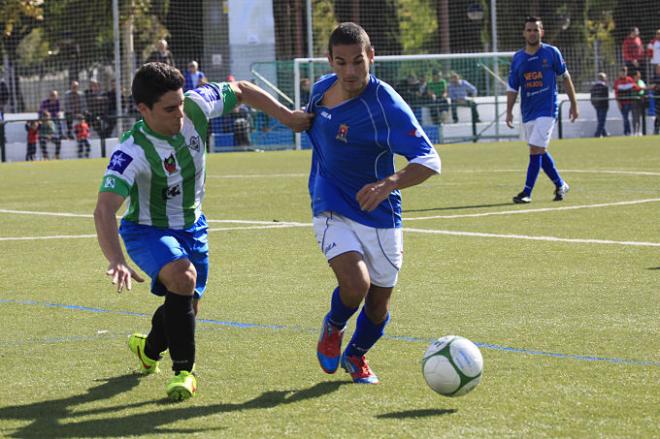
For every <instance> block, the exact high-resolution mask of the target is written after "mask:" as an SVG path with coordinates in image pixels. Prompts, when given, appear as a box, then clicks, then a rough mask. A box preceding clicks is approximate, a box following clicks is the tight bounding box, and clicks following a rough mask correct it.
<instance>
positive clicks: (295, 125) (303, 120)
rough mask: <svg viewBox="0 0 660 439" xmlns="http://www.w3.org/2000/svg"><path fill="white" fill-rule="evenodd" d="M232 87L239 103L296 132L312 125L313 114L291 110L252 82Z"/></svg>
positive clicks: (236, 84)
mask: <svg viewBox="0 0 660 439" xmlns="http://www.w3.org/2000/svg"><path fill="white" fill-rule="evenodd" d="M231 86H232V88H233V89H234V92H235V93H236V97H237V98H238V101H239V102H242V103H245V104H247V105H249V106H251V107H254V108H257V109H259V110H261V111H263V112H265V113H266V114H268V115H269V116H272V117H274V118H275V119H277V120H279V121H280V122H282V123H283V124H284V125H286V126H288V127H289V128H291V129H293V130H294V131H296V132H301V131H305V130H307V129H309V127H310V126H311V124H312V119H314V115H313V114H311V113H306V112H304V111H301V110H295V111H292V110H289V109H288V108H287V107H285V106H284V105H282V104H281V103H279V102H278V101H277V100H276V99H275V98H273V97H272V96H271V95H270V94H269V93H268V92H266V91H265V90H264V89H262V88H261V87H258V86H256V85H254V84H253V83H251V82H250V81H238V82H232V83H231Z"/></svg>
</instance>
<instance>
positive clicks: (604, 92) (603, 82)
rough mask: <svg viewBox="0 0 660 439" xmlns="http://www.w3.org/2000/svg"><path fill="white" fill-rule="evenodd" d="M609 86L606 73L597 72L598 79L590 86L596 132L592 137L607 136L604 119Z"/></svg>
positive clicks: (608, 104) (608, 103) (607, 106)
mask: <svg viewBox="0 0 660 439" xmlns="http://www.w3.org/2000/svg"><path fill="white" fill-rule="evenodd" d="M609 96H610V88H609V85H608V84H607V75H606V74H605V73H603V72H600V73H599V74H598V81H596V83H595V84H594V85H593V86H592V87H591V105H593V106H594V108H595V109H596V118H597V120H598V125H597V126H596V134H594V137H607V130H606V129H605V121H606V119H607V110H609V108H610V102H609V100H608V99H609Z"/></svg>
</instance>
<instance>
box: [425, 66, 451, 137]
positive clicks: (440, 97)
mask: <svg viewBox="0 0 660 439" xmlns="http://www.w3.org/2000/svg"><path fill="white" fill-rule="evenodd" d="M427 90H428V93H429V94H430V95H431V99H432V104H431V119H433V123H435V124H436V125H437V124H440V123H441V122H443V121H444V120H445V119H446V116H447V112H448V110H449V102H448V101H447V81H446V80H445V79H444V78H443V77H442V74H441V73H440V71H438V70H434V71H433V73H432V75H431V80H430V81H429V82H428V84H427Z"/></svg>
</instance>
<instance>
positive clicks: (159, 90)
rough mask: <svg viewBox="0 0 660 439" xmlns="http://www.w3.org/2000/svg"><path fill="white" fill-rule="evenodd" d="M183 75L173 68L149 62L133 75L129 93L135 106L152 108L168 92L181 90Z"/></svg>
mask: <svg viewBox="0 0 660 439" xmlns="http://www.w3.org/2000/svg"><path fill="white" fill-rule="evenodd" d="M183 83H184V79H183V75H182V74H181V72H180V71H179V70H177V69H176V68H175V67H172V66H171V65H169V64H164V63H160V62H150V63H147V64H145V65H143V66H142V67H140V69H139V70H138V71H137V72H136V73H135V76H134V77H133V84H132V86H131V92H132V93H133V100H134V101H135V105H137V104H139V103H143V104H145V105H146V106H147V107H149V108H152V107H153V105H154V104H155V103H156V102H158V100H159V99H160V97H161V96H163V95H164V94H165V93H167V92H168V91H177V90H179V89H180V88H183Z"/></svg>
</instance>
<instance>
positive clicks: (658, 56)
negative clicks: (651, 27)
mask: <svg viewBox="0 0 660 439" xmlns="http://www.w3.org/2000/svg"><path fill="white" fill-rule="evenodd" d="M648 57H649V58H650V60H651V65H652V66H653V70H652V71H651V76H652V77H653V76H660V29H658V30H656V31H655V38H653V39H652V40H651V41H649V45H648ZM656 96H657V94H656Z"/></svg>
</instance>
